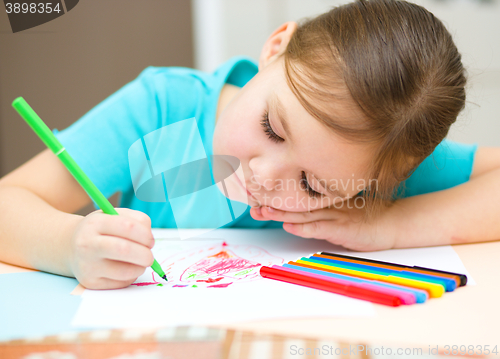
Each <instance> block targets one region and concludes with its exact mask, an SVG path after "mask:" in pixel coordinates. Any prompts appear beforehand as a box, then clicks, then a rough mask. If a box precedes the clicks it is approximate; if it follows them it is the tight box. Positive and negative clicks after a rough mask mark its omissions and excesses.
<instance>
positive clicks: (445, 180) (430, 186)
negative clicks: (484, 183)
mask: <svg viewBox="0 0 500 359" xmlns="http://www.w3.org/2000/svg"><path fill="white" fill-rule="evenodd" d="M476 150H477V144H465V143H459V142H455V141H451V140H448V139H445V140H443V141H442V142H441V143H440V144H439V145H438V146H436V148H435V149H434V151H433V152H432V154H431V155H430V156H428V157H427V158H426V159H425V160H424V161H422V163H421V164H420V165H419V166H418V167H417V168H416V169H415V171H414V172H413V173H412V174H411V176H410V177H409V178H408V179H407V180H406V181H404V182H403V183H402V184H401V186H400V188H399V190H398V191H399V193H402V195H403V196H404V197H409V196H414V195H418V194H424V193H430V192H436V191H440V190H443V189H447V188H451V187H454V186H457V185H459V184H462V183H464V182H467V181H469V179H470V177H471V173H472V167H473V163H474V157H475V154H476ZM403 188H404V190H403ZM401 190H402V191H401Z"/></svg>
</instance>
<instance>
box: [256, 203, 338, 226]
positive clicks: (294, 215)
mask: <svg viewBox="0 0 500 359" xmlns="http://www.w3.org/2000/svg"><path fill="white" fill-rule="evenodd" d="M261 213H262V217H263V218H265V219H266V220H273V221H278V222H287V223H306V222H313V221H321V220H335V219H338V218H340V216H341V215H342V214H341V213H340V212H339V211H336V210H335V209H334V208H322V209H317V210H314V211H308V212H289V211H281V210H279V209H276V208H272V207H262V210H261Z"/></svg>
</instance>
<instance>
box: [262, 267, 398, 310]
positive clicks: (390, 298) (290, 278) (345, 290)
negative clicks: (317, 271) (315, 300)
mask: <svg viewBox="0 0 500 359" xmlns="http://www.w3.org/2000/svg"><path fill="white" fill-rule="evenodd" d="M260 275H261V276H262V277H264V278H270V279H275V280H279V281H282V282H287V283H293V284H298V285H302V286H304V287H309V288H315V289H320V290H324V291H327V292H332V293H336V294H341V295H345V296H347V297H352V298H356V299H361V300H366V301H369V302H373V303H378V304H384V305H388V306H392V307H398V306H400V305H401V300H400V299H399V298H398V297H397V296H395V295H392V294H387V293H381V292H376V291H373V290H370V289H367V288H362V287H359V286H357V285H356V284H354V283H353V284H352V285H346V284H344V283H342V284H340V283H335V282H334V281H330V280H328V281H326V280H323V279H319V278H313V277H309V276H305V275H301V274H296V273H291V272H287V271H284V270H280V269H277V268H270V267H266V266H262V267H261V268H260Z"/></svg>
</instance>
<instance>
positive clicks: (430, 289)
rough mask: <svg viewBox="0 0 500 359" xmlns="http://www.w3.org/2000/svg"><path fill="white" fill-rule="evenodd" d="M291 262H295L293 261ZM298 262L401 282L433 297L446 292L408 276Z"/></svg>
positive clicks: (386, 280) (440, 286) (436, 286)
mask: <svg viewBox="0 0 500 359" xmlns="http://www.w3.org/2000/svg"><path fill="white" fill-rule="evenodd" d="M291 263H293V262H291ZM296 263H300V264H304V265H307V266H311V267H317V268H322V269H329V270H332V271H335V272H337V273H342V274H347V275H353V276H356V277H360V278H366V279H376V280H379V281H382V282H387V283H395V284H400V285H404V286H407V287H412V288H418V289H423V290H425V291H427V292H428V293H429V295H430V297H431V298H439V297H441V296H442V295H443V293H444V287H443V286H442V285H439V284H434V283H429V282H424V281H421V280H415V279H408V278H403V277H398V276H396V275H381V274H374V273H367V272H363V271H357V270H353V269H345V268H341V267H336V266H334V265H326V264H319V263H315V262H310V261H304V260H301V259H299V260H297V262H296Z"/></svg>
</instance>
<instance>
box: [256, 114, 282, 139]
mask: <svg viewBox="0 0 500 359" xmlns="http://www.w3.org/2000/svg"><path fill="white" fill-rule="evenodd" d="M260 124H261V125H262V128H263V130H264V133H265V134H266V135H267V137H269V139H270V140H271V141H273V142H276V143H280V142H284V141H285V140H284V139H283V138H281V137H280V136H278V135H277V134H276V132H274V130H273V128H272V127H271V124H270V123H269V112H267V111H266V112H264V115H263V116H262V120H260Z"/></svg>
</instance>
